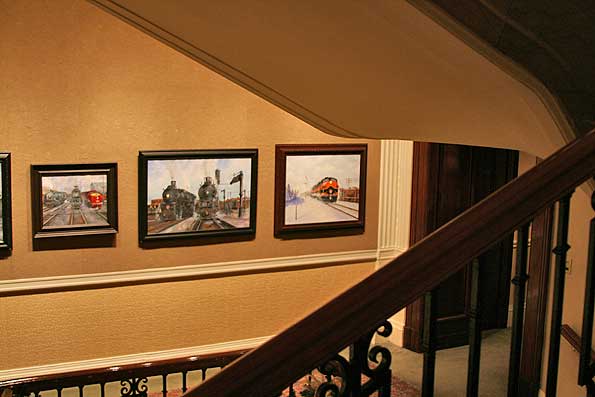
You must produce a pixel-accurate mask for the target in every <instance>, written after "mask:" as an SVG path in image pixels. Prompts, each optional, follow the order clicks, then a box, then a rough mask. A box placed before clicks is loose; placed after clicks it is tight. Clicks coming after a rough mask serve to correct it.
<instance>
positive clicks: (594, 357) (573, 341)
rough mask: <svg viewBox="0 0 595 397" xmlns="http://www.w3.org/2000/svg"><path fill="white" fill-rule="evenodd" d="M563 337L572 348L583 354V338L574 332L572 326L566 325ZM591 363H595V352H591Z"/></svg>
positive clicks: (563, 329) (563, 327)
mask: <svg viewBox="0 0 595 397" xmlns="http://www.w3.org/2000/svg"><path fill="white" fill-rule="evenodd" d="M562 337H563V338H564V339H566V341H567V342H568V343H570V346H572V348H573V349H574V350H576V351H577V352H579V353H580V352H581V337H580V336H578V334H577V333H576V332H575V330H573V329H572V328H571V327H570V325H568V324H564V325H563V326H562ZM591 361H593V362H595V352H594V351H593V350H591Z"/></svg>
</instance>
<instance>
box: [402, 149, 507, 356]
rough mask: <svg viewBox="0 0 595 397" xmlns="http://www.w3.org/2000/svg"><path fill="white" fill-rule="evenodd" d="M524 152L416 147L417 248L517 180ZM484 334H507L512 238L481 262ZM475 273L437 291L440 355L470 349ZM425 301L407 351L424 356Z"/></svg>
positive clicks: (412, 315)
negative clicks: (454, 349) (469, 315)
mask: <svg viewBox="0 0 595 397" xmlns="http://www.w3.org/2000/svg"><path fill="white" fill-rule="evenodd" d="M517 168H518V152H516V151H511V150H503V149H492V148H482V147H472V146H462V145H447V144H433V143H419V142H416V143H415V144H414V155H413V192H412V208H411V236H410V241H411V244H414V243H416V242H417V241H419V240H421V239H423V238H424V237H425V236H427V235H428V234H430V233H431V232H433V231H434V230H436V229H438V228H439V227H440V226H442V225H444V224H445V223H447V222H448V221H450V220H451V219H453V218H454V217H456V216H457V215H459V214H460V213H462V212H463V211H465V210H466V209H467V208H469V207H471V206H472V205H473V204H475V203H477V202H479V201H480V200H482V199H483V198H485V197H486V196H488V195H489V194H490V193H492V192H493V191H495V190H497V189H498V188H499V187H501V186H502V185H504V184H506V182H508V181H510V180H511V179H513V178H514V177H516V174H517ZM479 261H480V263H481V264H482V271H481V282H482V285H483V288H482V296H481V304H482V328H483V329H491V328H505V327H506V320H507V317H508V298H509V288H510V270H511V264H512V235H511V236H510V237H508V238H507V239H505V240H503V241H502V242H500V243H499V244H497V245H496V246H494V247H493V248H491V249H490V250H488V251H487V252H486V253H484V254H483V255H481V257H480V258H479ZM468 276H469V273H468V270H467V269H464V270H462V271H460V272H458V273H456V274H454V275H453V276H451V277H450V278H449V279H447V280H446V281H445V282H443V283H442V284H441V285H440V286H439V287H438V288H437V289H436V291H435V292H436V309H437V332H436V334H437V345H438V348H439V349H442V348H447V347H454V346H460V345H464V344H467V342H468V334H467V312H468V306H469V281H470V280H469V277H468ZM423 306H424V304H423V298H422V299H419V300H418V301H416V302H415V303H413V304H412V305H410V306H409V307H407V312H406V323H405V332H404V346H405V347H407V348H409V349H412V350H414V351H421V335H422V332H423V329H422V328H423Z"/></svg>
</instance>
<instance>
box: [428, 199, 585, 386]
mask: <svg viewBox="0 0 595 397" xmlns="http://www.w3.org/2000/svg"><path fill="white" fill-rule="evenodd" d="M571 197H572V192H571V193H568V194H567V195H565V196H564V197H563V198H562V199H560V200H559V201H558V203H557V212H558V217H557V227H556V229H557V235H556V246H555V248H554V249H553V250H552V252H553V254H554V256H555V267H554V269H553V272H554V284H553V291H552V295H553V303H552V312H551V323H550V339H549V354H548V362H547V375H546V384H545V395H546V396H547V397H554V396H556V395H557V388H558V369H559V359H560V342H561V335H562V331H563V327H562V314H563V306H564V302H563V299H564V287H565V279H566V270H567V269H566V263H567V262H566V261H567V252H568V250H569V249H570V245H569V244H568V231H569V227H570V224H569V219H570V202H571ZM591 205H592V208H593V210H594V211H595V192H593V194H592V196H591ZM530 226H531V223H530V222H529V223H527V224H525V225H523V226H522V227H520V228H519V229H518V230H517V242H518V243H517V252H516V274H515V276H514V278H513V279H512V284H513V285H514V302H513V313H512V327H511V342H510V343H511V346H510V357H509V367H508V393H507V395H508V397H517V396H521V394H520V390H519V373H520V366H521V351H522V343H523V320H524V314H525V299H526V283H527V280H528V278H529V274H528V273H527V264H528V258H529V230H530ZM480 271H481V269H480V266H479V264H478V261H477V260H474V261H473V264H472V265H471V294H470V295H471V296H470V311H469V356H468V360H469V361H468V373H467V393H466V395H467V396H468V397H474V396H478V395H480V393H479V367H480V352H481V328H480V324H479V310H480V308H481V302H480V301H479V293H478V291H479V290H480V288H481V286H480V285H479V280H480V277H479V274H480ZM542 293H547V291H542ZM432 300H433V293H432V292H428V293H426V295H425V313H424V317H425V323H424V338H423V348H424V366H423V378H422V379H423V381H422V396H423V397H430V396H433V395H434V374H435V365H436V350H437V347H436V343H435V341H434V340H433V337H434V330H435V304H433V303H432ZM594 311H595V218H593V219H592V220H591V226H590V234H589V254H588V260H587V277H586V287H585V302H584V313H583V326H582V335H583V337H582V339H581V341H580V368H579V377H578V384H579V385H580V386H585V387H586V388H587V395H588V396H595V382H594V381H593V378H594V377H595V362H594V361H593V356H592V353H591V352H592V349H591V345H592V334H593V326H594Z"/></svg>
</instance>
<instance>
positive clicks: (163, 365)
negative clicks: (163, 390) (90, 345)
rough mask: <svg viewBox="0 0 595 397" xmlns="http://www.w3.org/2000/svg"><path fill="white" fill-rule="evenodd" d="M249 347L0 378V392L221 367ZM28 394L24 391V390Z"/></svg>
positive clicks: (95, 382) (72, 385)
mask: <svg viewBox="0 0 595 397" xmlns="http://www.w3.org/2000/svg"><path fill="white" fill-rule="evenodd" d="M249 351H250V350H249V349H242V350H233V351H226V352H220V353H209V354H201V355H196V356H187V357H177V358H171V359H163V360H155V361H151V362H142V363H135V364H126V365H114V366H110V367H101V368H92V369H86V370H78V371H69V372H61V373H55V374H48V375H39V376H34V377H25V378H18V379H10V380H0V391H1V390H2V389H5V388H10V389H15V390H19V389H24V390H26V391H42V390H53V389H58V388H59V389H64V388H68V387H77V386H81V385H92V384H99V383H108V382H114V381H119V380H122V379H130V378H143V377H148V376H155V375H162V374H164V373H178V372H184V371H196V370H201V369H209V368H217V367H224V366H226V365H227V364H229V363H230V362H232V361H233V360H235V359H237V358H238V357H240V356H242V355H243V354H246V353H247V352H249ZM26 394H28V393H26Z"/></svg>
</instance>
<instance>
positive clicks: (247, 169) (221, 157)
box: [139, 150, 256, 241]
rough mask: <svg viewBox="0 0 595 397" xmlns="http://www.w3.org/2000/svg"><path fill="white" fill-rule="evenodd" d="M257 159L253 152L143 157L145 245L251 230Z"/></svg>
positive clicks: (151, 155) (150, 154)
mask: <svg viewBox="0 0 595 397" xmlns="http://www.w3.org/2000/svg"><path fill="white" fill-rule="evenodd" d="M255 156H256V151H253V150H250V151H245V150H244V151H242V150H238V151H225V150H222V151H193V152H177V151H174V152H141V154H140V156H139V159H140V165H141V174H142V175H141V178H142V181H143V182H144V181H146V187H143V188H142V192H141V194H143V196H144V197H142V198H141V200H142V203H141V205H142V208H144V210H143V213H142V214H140V213H139V215H141V222H142V223H141V232H142V234H141V241H143V240H145V239H147V238H148V239H151V237H154V236H156V237H163V236H173V237H179V236H204V235H208V234H217V235H219V234H225V233H226V232H232V233H233V232H234V231H236V232H237V231H253V229H254V208H255V196H254V195H253V193H254V192H255V188H256V185H255V183H256V180H255V177H256V174H255V169H256V157H255ZM145 194H146V195H145Z"/></svg>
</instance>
